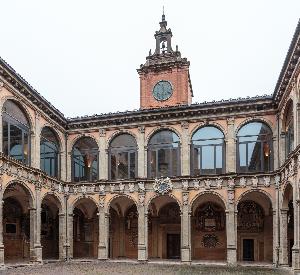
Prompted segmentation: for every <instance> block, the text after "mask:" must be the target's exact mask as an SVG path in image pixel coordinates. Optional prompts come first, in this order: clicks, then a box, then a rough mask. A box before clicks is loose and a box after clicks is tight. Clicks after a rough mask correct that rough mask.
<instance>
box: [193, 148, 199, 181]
mask: <svg viewBox="0 0 300 275" xmlns="http://www.w3.org/2000/svg"><path fill="white" fill-rule="evenodd" d="M192 154H193V168H194V175H195V176H198V175H200V148H197V147H192Z"/></svg>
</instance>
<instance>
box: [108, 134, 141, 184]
mask: <svg viewBox="0 0 300 275" xmlns="http://www.w3.org/2000/svg"><path fill="white" fill-rule="evenodd" d="M136 162H137V145H136V142H135V139H134V138H133V136H131V135H129V134H121V135H118V136H116V137H115V138H114V139H113V140H112V142H111V143H110V146H109V167H110V179H112V180H115V179H133V178H135V177H136V167H137V165H136Z"/></svg>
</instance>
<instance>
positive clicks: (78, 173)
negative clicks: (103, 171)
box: [72, 137, 98, 182]
mask: <svg viewBox="0 0 300 275" xmlns="http://www.w3.org/2000/svg"><path fill="white" fill-rule="evenodd" d="M72 176H73V181H75V182H79V181H96V180H97V179H98V146H97V144H96V142H95V141H94V140H93V139H92V138H90V137H83V138H80V139H79V140H78V141H77V142H76V143H75V145H74V147H73V151H72Z"/></svg>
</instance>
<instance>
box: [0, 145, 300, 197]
mask: <svg viewBox="0 0 300 275" xmlns="http://www.w3.org/2000/svg"><path fill="white" fill-rule="evenodd" d="M298 169H300V145H299V146H298V147H297V148H296V149H295V150H294V152H293V153H292V154H290V156H289V157H288V159H287V160H286V161H285V163H284V164H283V165H282V166H281V167H280V168H279V169H277V170H276V171H273V172H269V173H254V174H237V173H231V174H224V175H214V176H198V177H188V176H185V177H176V178H171V179H169V178H161V179H134V180H119V181H108V180H99V181H96V182H92V183H91V182H81V183H71V182H64V181H61V180H58V179H56V178H52V177H50V176H48V175H47V174H46V173H45V172H43V171H41V170H39V169H36V168H32V167H29V166H27V165H24V164H22V163H21V162H19V161H17V160H15V159H13V158H11V157H8V156H6V155H4V154H3V153H0V175H3V174H6V175H8V176H14V177H16V179H17V180H22V181H25V182H28V183H31V184H34V185H38V186H40V187H44V188H46V189H49V190H51V191H56V192H58V193H64V194H69V195H70V194H95V193H98V194H103V195H104V194H106V193H133V192H145V191H153V190H154V191H157V192H158V193H164V192H165V191H164V189H162V190H159V189H158V185H160V186H161V185H162V183H163V185H165V187H166V188H169V189H172V190H173V189H174V190H176V189H178V190H183V191H188V190H199V189H201V190H203V189H204V190H216V189H222V188H226V189H228V190H229V189H230V190H232V189H235V188H245V187H251V188H261V187H272V186H273V187H279V186H280V185H281V184H283V183H284V182H286V181H288V180H290V179H291V177H292V176H294V175H295V174H296V173H297V171H298ZM169 191H170V190H169Z"/></svg>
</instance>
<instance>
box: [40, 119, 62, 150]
mask: <svg viewBox="0 0 300 275" xmlns="http://www.w3.org/2000/svg"><path fill="white" fill-rule="evenodd" d="M45 127H48V128H49V129H51V130H52V131H53V133H54V134H55V136H56V138H57V141H58V144H59V151H60V152H61V151H62V149H63V148H64V144H63V138H62V137H61V134H60V132H59V131H58V130H57V129H55V127H54V126H53V125H51V124H50V123H45V124H44V125H43V126H42V127H41V128H40V133H39V137H40V138H41V136H42V132H43V129H44V128H45Z"/></svg>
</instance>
